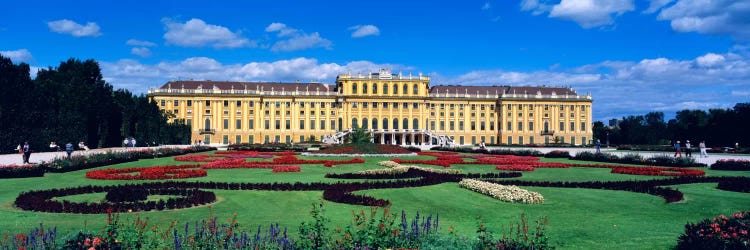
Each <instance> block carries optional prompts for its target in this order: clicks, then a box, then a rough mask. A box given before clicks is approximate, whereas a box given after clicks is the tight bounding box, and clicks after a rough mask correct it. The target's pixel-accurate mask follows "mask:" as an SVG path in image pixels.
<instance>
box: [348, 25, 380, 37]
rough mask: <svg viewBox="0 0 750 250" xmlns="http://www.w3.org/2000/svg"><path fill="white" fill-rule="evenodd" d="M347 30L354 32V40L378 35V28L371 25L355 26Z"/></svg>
mask: <svg viewBox="0 0 750 250" xmlns="http://www.w3.org/2000/svg"><path fill="white" fill-rule="evenodd" d="M349 30H354V32H352V37H355V38H358V37H366V36H377V35H380V29H378V27H376V26H375V25H371V24H368V25H355V26H352V27H349Z"/></svg>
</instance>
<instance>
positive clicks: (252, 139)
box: [247, 135, 255, 144]
mask: <svg viewBox="0 0 750 250" xmlns="http://www.w3.org/2000/svg"><path fill="white" fill-rule="evenodd" d="M247 143H250V144H253V143H255V136H253V135H249V136H248V137H247Z"/></svg>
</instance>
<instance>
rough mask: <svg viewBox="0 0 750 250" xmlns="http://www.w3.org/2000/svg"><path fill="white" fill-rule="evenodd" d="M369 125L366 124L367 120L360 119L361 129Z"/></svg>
mask: <svg viewBox="0 0 750 250" xmlns="http://www.w3.org/2000/svg"><path fill="white" fill-rule="evenodd" d="M368 125H370V124H367V118H362V128H367V126H368Z"/></svg>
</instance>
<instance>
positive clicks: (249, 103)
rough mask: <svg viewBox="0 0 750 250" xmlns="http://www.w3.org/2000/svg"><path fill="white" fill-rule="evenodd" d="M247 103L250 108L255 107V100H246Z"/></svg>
mask: <svg viewBox="0 0 750 250" xmlns="http://www.w3.org/2000/svg"><path fill="white" fill-rule="evenodd" d="M247 104H248V105H249V106H250V107H251V108H252V107H255V102H254V101H249V102H247Z"/></svg>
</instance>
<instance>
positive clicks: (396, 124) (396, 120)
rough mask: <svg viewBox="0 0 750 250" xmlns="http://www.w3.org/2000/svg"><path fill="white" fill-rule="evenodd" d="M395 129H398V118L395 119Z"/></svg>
mask: <svg viewBox="0 0 750 250" xmlns="http://www.w3.org/2000/svg"><path fill="white" fill-rule="evenodd" d="M393 129H398V119H393Z"/></svg>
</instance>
